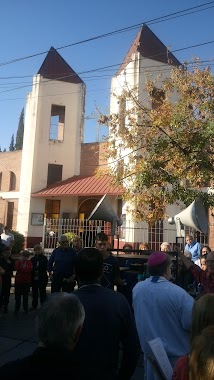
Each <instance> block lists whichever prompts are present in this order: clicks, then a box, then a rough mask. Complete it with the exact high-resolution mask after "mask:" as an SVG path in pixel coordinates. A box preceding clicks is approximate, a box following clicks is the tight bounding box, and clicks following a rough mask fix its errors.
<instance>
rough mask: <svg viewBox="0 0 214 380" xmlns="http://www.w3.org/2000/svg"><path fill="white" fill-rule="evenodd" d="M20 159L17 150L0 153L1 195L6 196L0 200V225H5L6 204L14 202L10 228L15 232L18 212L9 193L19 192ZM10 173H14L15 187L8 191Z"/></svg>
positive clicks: (16, 202)
mask: <svg viewBox="0 0 214 380" xmlns="http://www.w3.org/2000/svg"><path fill="white" fill-rule="evenodd" d="M21 158H22V151H21V150H17V151H14V152H0V174H1V184H0V185H1V187H0V196H1V193H7V196H3V199H0V223H2V224H6V223H7V207H8V202H14V213H13V223H12V228H13V229H14V230H16V223H17V212H18V199H13V198H12V197H11V198H10V192H11V191H19V186H20V174H21ZM11 172H13V173H14V175H15V176H14V178H15V187H14V189H13V190H11V191H10V184H11Z"/></svg>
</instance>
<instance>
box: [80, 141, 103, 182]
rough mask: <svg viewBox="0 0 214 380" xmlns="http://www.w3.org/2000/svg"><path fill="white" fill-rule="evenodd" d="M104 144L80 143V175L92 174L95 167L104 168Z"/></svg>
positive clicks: (95, 169)
mask: <svg viewBox="0 0 214 380" xmlns="http://www.w3.org/2000/svg"><path fill="white" fill-rule="evenodd" d="M106 146H107V145H106V143H105V142H95V143H84V144H82V145H81V162H80V174H81V175H86V176H90V175H94V174H95V173H96V171H97V169H102V168H103V169H105V168H106V164H107V159H106V156H105V154H106Z"/></svg>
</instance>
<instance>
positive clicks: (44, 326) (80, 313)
mask: <svg viewBox="0 0 214 380" xmlns="http://www.w3.org/2000/svg"><path fill="white" fill-rule="evenodd" d="M84 319H85V310H84V307H83V305H82V303H81V302H80V300H79V299H78V297H77V296H75V295H74V294H70V293H65V292H60V293H53V294H51V295H50V296H49V297H48V299H47V300H46V301H45V302H44V303H43V305H42V307H41V309H40V311H39V313H38V316H37V320H36V330H37V334H38V338H39V341H40V343H42V344H44V345H45V346H57V347H66V346H67V345H71V344H72V343H73V342H74V339H75V334H76V332H77V330H78V329H79V328H80V327H81V326H82V325H83V322H84Z"/></svg>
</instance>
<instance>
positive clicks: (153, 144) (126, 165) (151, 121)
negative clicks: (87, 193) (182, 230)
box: [100, 62, 214, 223]
mask: <svg viewBox="0 0 214 380" xmlns="http://www.w3.org/2000/svg"><path fill="white" fill-rule="evenodd" d="M213 89H214V78H213V75H212V73H211V71H210V69H209V68H204V69H200V64H199V63H197V62H195V63H194V65H193V67H192V69H191V70H187V69H186V68H184V67H182V68H173V69H172V71H171V75H170V77H169V78H168V79H162V78H160V77H159V78H157V80H147V81H146V85H145V89H144V91H143V99H142V89H141V93H139V88H132V89H131V90H130V88H128V85H127V86H124V89H123V92H122V95H121V96H120V97H118V96H117V102H118V104H119V107H118V110H119V111H118V113H115V114H110V115H109V116H107V115H102V116H101V118H100V123H103V124H106V125H108V126H109V130H110V133H109V137H108V153H107V156H108V157H107V158H108V159H109V160H110V162H112V165H111V166H110V167H109V172H110V174H111V176H112V177H113V178H114V183H116V184H117V185H123V186H124V187H123V188H124V190H123V198H124V199H125V200H126V201H128V202H130V204H133V205H134V212H133V217H134V219H135V220H146V221H147V222H151V223H153V222H154V221H156V220H159V219H162V218H164V217H166V216H167V215H166V206H167V205H169V204H174V203H177V202H178V201H181V202H184V204H185V205H186V206H188V205H189V204H190V203H191V202H192V201H193V200H194V199H195V198H196V197H197V196H202V198H203V201H204V205H205V206H206V207H213V206H214V195H212V194H208V193H207V192H206V191H205V192H204V191H203V187H204V186H212V185H213V183H214V90H213ZM120 105H122V107H120ZM121 163H122V164H121Z"/></svg>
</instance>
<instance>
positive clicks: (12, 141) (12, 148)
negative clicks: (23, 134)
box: [9, 134, 15, 152]
mask: <svg viewBox="0 0 214 380" xmlns="http://www.w3.org/2000/svg"><path fill="white" fill-rule="evenodd" d="M14 150H15V147H14V134H13V135H12V137H11V141H10V146H9V151H10V152H13V151H14Z"/></svg>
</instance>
